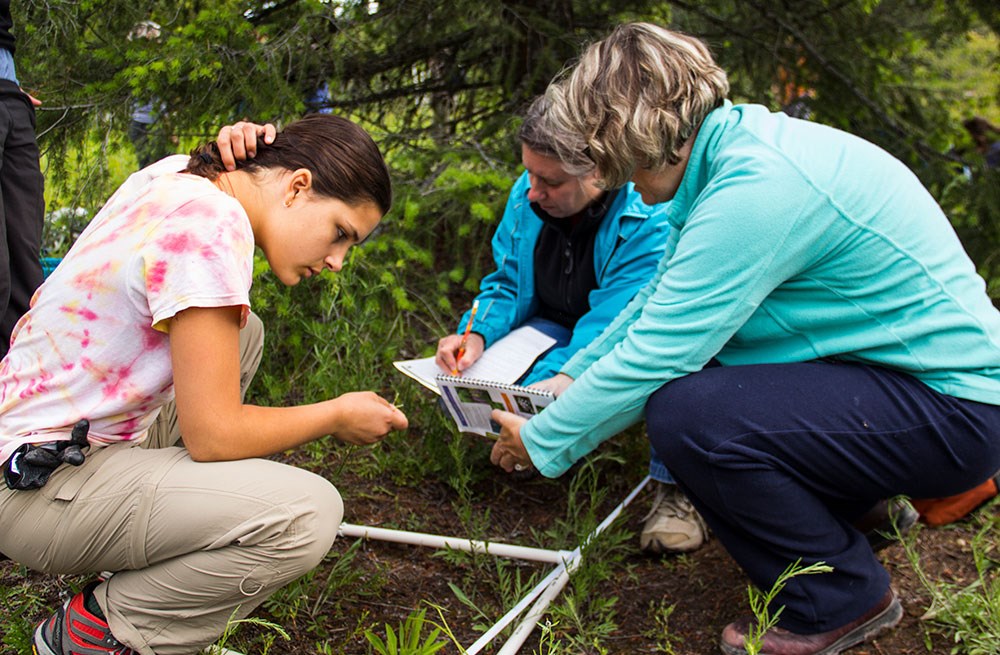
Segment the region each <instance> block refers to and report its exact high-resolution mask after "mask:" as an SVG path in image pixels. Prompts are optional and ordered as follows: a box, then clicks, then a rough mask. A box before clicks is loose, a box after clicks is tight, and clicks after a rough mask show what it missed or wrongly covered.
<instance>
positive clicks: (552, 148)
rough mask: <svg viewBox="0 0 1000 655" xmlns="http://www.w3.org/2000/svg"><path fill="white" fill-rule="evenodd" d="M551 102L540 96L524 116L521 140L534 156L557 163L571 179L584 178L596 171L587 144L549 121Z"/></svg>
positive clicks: (520, 131) (571, 132) (520, 133)
mask: <svg viewBox="0 0 1000 655" xmlns="http://www.w3.org/2000/svg"><path fill="white" fill-rule="evenodd" d="M548 110H549V100H548V98H546V97H545V96H538V97H537V98H535V99H534V101H532V103H531V105H530V106H529V107H528V110H527V111H526V112H525V114H524V120H523V121H522V122H521V128H520V130H518V134H517V136H518V140H519V141H520V142H521V144H522V145H524V146H527V147H528V148H529V149H531V150H533V151H534V152H536V153H538V154H540V155H543V156H545V157H551V158H552V159H557V160H558V161H559V163H560V164H561V165H562V168H563V170H564V171H566V172H567V173H568V174H569V175H573V176H576V177H582V176H584V175H587V174H588V173H590V172H591V171H593V170H594V162H593V160H591V159H590V157H588V156H587V154H586V153H587V142H586V141H585V140H584V139H583V136H582V135H581V134H580V133H579V132H574V131H573V130H570V129H567V127H566V126H565V125H561V124H553V122H552V121H549V120H547V114H548Z"/></svg>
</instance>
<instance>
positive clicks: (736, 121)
mask: <svg viewBox="0 0 1000 655" xmlns="http://www.w3.org/2000/svg"><path fill="white" fill-rule="evenodd" d="M728 90H729V89H728V82H727V80H726V75H725V73H724V72H723V71H722V70H721V69H720V68H719V67H718V66H717V65H716V64H715V62H714V60H713V59H712V56H711V54H710V53H709V51H708V49H707V48H706V47H705V46H704V44H702V43H701V42H700V41H698V40H696V39H693V38H690V37H687V36H684V35H681V34H677V33H674V32H670V31H668V30H665V29H662V28H659V27H657V26H654V25H649V24H643V23H637V24H628V25H623V26H620V27H618V28H616V29H615V30H614V31H613V32H612V34H611V35H610V36H609V37H608V38H607V39H605V40H604V41H601V42H598V43H596V44H594V45H592V46H591V47H590V48H588V49H587V51H586V52H585V53H584V55H583V57H582V58H581V60H580V62H579V64H578V65H577V66H576V67H575V69H574V70H573V71H572V72H571V73H570V74H569V75H568V77H567V78H566V79H564V80H563V81H562V82H559V83H557V84H556V85H553V86H552V87H551V88H550V91H549V93H548V94H547V95H548V98H549V99H550V101H551V103H552V105H551V107H550V109H549V111H548V112H547V115H546V116H547V120H548V121H551V123H550V126H549V129H551V130H553V132H558V131H559V130H564V131H566V132H569V133H572V134H575V135H577V136H579V137H582V138H583V139H585V141H586V142H587V149H586V151H585V152H586V153H587V154H588V155H589V156H590V157H591V158H592V159H593V161H594V162H595V164H596V167H597V170H598V172H599V174H600V176H601V178H602V183H603V184H604V185H605V186H607V187H609V188H614V187H615V186H618V185H621V184H623V183H624V182H625V181H627V180H629V179H631V180H632V181H633V182H634V183H635V186H636V189H637V190H638V191H639V192H640V193H641V194H642V196H643V199H644V200H645V201H646V202H648V203H656V202H665V201H668V200H670V201H671V203H670V206H669V210H668V217H669V220H670V221H671V223H672V224H673V225H674V226H675V227H677V228H678V229H679V230H680V237H679V240H678V242H677V246H676V250H675V251H674V253H673V254H672V255H669V256H666V257H664V259H663V260H662V261H661V263H660V266H659V268H658V270H657V273H656V274H655V276H654V277H653V279H652V280H651V281H650V283H649V284H648V285H647V286H646V287H645V288H644V289H643V290H642V292H640V293H639V294H638V295H637V297H636V298H635V299H634V300H633V301H632V302H631V303H630V304H629V306H628V307H627V308H626V309H625V311H623V312H622V314H620V315H619V316H618V317H617V318H616V320H615V322H614V323H612V325H611V326H610V327H609V328H608V330H606V331H605V332H604V333H603V334H602V335H601V337H600V338H599V339H597V340H596V341H595V342H594V343H593V344H591V346H590V347H588V348H587V349H585V350H582V351H580V352H579V353H577V355H576V356H575V357H574V358H573V359H571V360H570V361H569V362H568V363H567V364H566V365H565V366H564V367H563V368H562V371H563V372H564V373H566V374H568V375H569V376H570V377H572V378H574V381H573V382H572V384H570V385H569V387H568V388H567V389H566V390H565V391H564V392H563V393H562V394H561V395H560V397H559V398H558V400H557V401H556V402H555V403H553V404H552V405H550V406H549V407H548V408H546V409H545V411H543V412H542V413H541V414H539V415H538V416H536V417H535V418H533V419H532V420H530V421H528V422H524V421H522V420H519V419H518V418H517V417H515V416H512V415H508V414H503V413H496V414H495V418H496V419H497V420H498V421H500V422H501V424H502V425H503V433H502V434H501V437H500V439H499V441H498V442H497V444H496V446H495V447H494V450H493V453H492V459H493V461H494V463H496V464H498V465H500V466H502V467H503V468H505V469H511V468H513V467H514V466H515V465H522V466H523V465H528V464H533V465H534V466H536V467H537V468H538V469H539V470H540V471H541V472H542V473H543V474H545V475H548V476H555V475H559V474H560V473H561V472H563V471H565V470H566V468H567V467H568V466H570V464H572V462H574V461H576V460H577V459H579V458H580V457H582V456H583V455H585V454H586V453H588V452H590V451H591V450H593V449H594V448H596V447H597V446H598V445H599V444H600V443H601V442H602V441H603V440H605V439H607V438H608V437H609V436H611V435H613V434H615V433H616V432H618V431H619V430H621V429H622V428H624V427H626V426H628V425H630V424H632V423H635V422H637V421H639V420H641V419H642V418H645V419H646V422H647V431H648V434H649V437H650V441H651V443H652V446H653V448H654V450H655V451H656V452H657V454H658V455H659V456H660V457H661V458H662V459H663V460H664V461H667V462H669V463H670V470H671V472H672V473H673V474H674V477H675V478H676V480H677V482H678V484H679V485H680V486H681V488H682V489H683V490H684V491H685V492H686V493H687V494H688V497H689V498H690V499H691V501H692V502H693V503H694V505H695V507H696V508H697V509H698V510H699V512H700V513H701V515H702V516H703V517H704V518H705V520H706V521H707V523H708V524H709V527H710V528H711V529H712V531H713V532H714V534H715V535H716V536H717V537H718V539H719V540H720V542H722V544H723V545H724V546H725V547H726V548H727V550H728V551H729V552H730V554H731V555H732V556H733V558H734V559H735V560H736V561H737V562H738V563H739V564H740V565H741V566H742V567H743V568H744V569H745V571H746V572H747V574H748V576H749V577H750V579H751V580H752V581H753V583H754V584H755V585H757V586H758V587H760V588H764V589H768V588H771V587H772V585H773V584H774V582H775V580H776V579H777V578H778V576H779V575H780V574H781V573H782V571H784V570H785V569H786V567H788V566H789V565H790V564H792V563H793V562H795V561H798V560H801V562H802V564H804V565H808V564H811V563H815V562H825V563H826V564H828V565H830V566H832V567H833V571H832V572H831V573H826V574H823V575H810V576H800V577H796V578H794V579H792V580H791V581H790V582H789V583H788V584H787V586H785V587H784V589H783V590H782V591H781V592H780V593H779V594H778V595H777V597H776V598H775V600H774V607H775V608H777V607H779V606H783V607H784V611H783V612H782V614H781V617H780V621H779V623H778V627H776V628H773V629H772V630H770V631H768V632H767V634H766V635H765V637H764V643H763V650H762V651H761V652H763V653H767V654H770V655H817V654H824V655H832V654H835V653H840V652H841V651H842V650H844V649H846V648H849V647H851V646H853V645H856V644H858V643H861V642H864V641H867V640H869V639H871V638H873V637H874V636H875V635H877V634H878V633H880V632H881V631H883V630H885V629H888V628H890V627H892V626H894V625H895V624H896V623H897V622H898V621H899V620H900V618H901V616H902V607H901V605H900V602H899V600H898V599H897V598H896V596H895V594H894V593H893V591H892V589H891V588H890V585H889V575H888V573H887V572H886V571H885V569H884V568H883V567H882V566H881V564H880V563H879V561H878V559H877V558H876V557H875V556H874V554H873V553H872V551H871V548H870V547H869V546H868V544H867V542H866V540H865V538H864V535H863V534H862V533H861V532H859V531H858V530H857V529H856V528H854V527H853V526H852V522H853V521H854V520H855V519H857V518H858V517H859V516H860V515H862V514H864V513H865V512H866V511H867V510H868V509H870V508H871V506H872V505H873V504H875V503H876V502H877V501H878V500H879V499H882V498H889V497H892V496H895V495H898V494H905V495H908V496H911V497H940V496H947V495H951V494H955V493H959V492H962V491H964V490H965V489H968V488H971V487H973V486H975V485H977V484H979V483H981V482H983V481H984V480H986V479H987V478H989V477H991V476H992V475H993V474H994V473H995V472H996V471H997V470H998V468H1000V436H998V435H1000V406H998V405H1000V314H998V313H997V311H996V309H994V307H993V306H992V304H991V302H990V299H989V298H988V297H987V295H986V291H985V284H984V283H983V280H982V279H981V278H979V276H978V275H977V274H976V270H975V267H974V266H973V264H972V262H971V261H970V260H969V258H968V256H967V255H966V253H965V252H964V250H963V249H962V246H961V244H960V243H959V241H958V238H957V237H956V235H955V233H954V231H953V229H952V228H951V226H950V224H949V223H948V220H947V218H946V217H945V216H944V214H943V213H942V211H941V209H940V208H939V207H938V205H937V204H936V202H935V201H934V199H933V198H932V197H931V196H930V194H929V193H928V192H927V191H926V190H925V189H924V188H923V187H922V185H921V184H920V182H919V181H918V180H917V178H916V177H915V176H914V175H913V174H912V173H911V172H910V171H909V170H907V169H906V167H905V166H904V165H903V164H902V163H900V162H899V161H897V160H896V159H894V158H893V157H891V156H890V155H888V154H887V153H886V152H884V151H882V150H881V149H879V148H878V147H876V146H874V145H872V144H870V143H868V142H866V141H864V140H862V139H859V138H856V137H854V136H851V135H849V134H846V133H844V132H840V131H838V130H835V129H832V128H829V127H825V126H822V125H817V124H813V123H808V122H805V121H799V120H796V119H792V118H789V117H787V116H784V115H782V114H775V113H771V112H769V111H768V110H767V109H765V108H764V107H759V106H754V105H732V104H730V103H729V102H728V101H727V100H725V97H726V94H727V93H728ZM749 621H750V619H742V620H738V621H735V622H734V623H731V624H729V625H728V626H726V628H725V630H724V631H723V633H722V644H721V646H722V650H723V652H725V653H727V654H730V655H734V654H739V653H744V652H745V650H744V640H745V638H746V636H747V634H748V631H749Z"/></svg>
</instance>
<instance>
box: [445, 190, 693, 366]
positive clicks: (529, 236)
mask: <svg viewBox="0 0 1000 655" xmlns="http://www.w3.org/2000/svg"><path fill="white" fill-rule="evenodd" d="M528 188H529V182H528V174H527V173H524V174H523V175H521V177H520V178H518V180H517V182H515V183H514V188H513V189H511V191H510V196H509V197H508V199H507V207H506V208H505V209H504V214H503V218H502V219H501V220H500V224H499V225H498V226H497V230H496V233H495V234H494V235H493V259H494V261H495V262H496V270H495V271H493V272H492V273H490V274H489V275H487V276H486V277H484V278H483V281H482V282H481V283H480V293H479V295H478V296H476V298H477V299H478V300H479V310H478V311H477V313H476V320H475V323H474V324H473V326H472V330H473V332H478V333H479V334H481V335H482V336H483V339H485V341H486V345H487V347H488V346H490V345H491V344H493V343H495V342H496V341H497V339H500V338H502V337H504V336H505V335H506V334H507V333H508V332H510V331H511V330H513V329H515V328H517V327H519V326H520V325H521V324H523V323H524V322H525V321H527V320H528V319H530V318H532V317H533V316H535V314H537V313H538V298H537V295H536V293H535V243H536V242H537V241H538V235H539V233H540V232H541V230H542V219H540V218H538V215H537V214H535V212H534V211H533V210H532V209H531V207H530V203H529V202H528ZM676 236H677V235H676V230H674V229H673V228H672V227H671V226H670V223H669V222H668V221H667V206H666V205H660V206H657V207H650V206H649V205H646V204H643V202H642V198H641V197H640V196H639V194H638V193H636V192H635V191H634V190H633V189H632V185H631V184H629V185H628V186H626V187H625V188H624V189H623V190H622V191H621V192H620V193H619V194H618V195H617V196H616V197H615V199H614V201H613V202H612V203H611V206H610V207H609V208H608V212H607V214H606V215H605V216H604V219H603V220H602V221H601V225H600V227H599V228H598V231H597V236H596V238H595V240H594V272H595V274H596V276H597V288H596V289H594V290H593V291H591V292H590V295H589V296H588V300H589V302H590V310H589V311H588V312H587V313H586V314H584V315H583V316H581V317H580V320H579V321H577V323H576V325H575V326H574V328H573V334H572V336H571V337H570V341H569V343H568V344H567V345H566V346H564V347H562V348H554V349H553V350H550V351H549V352H548V353H546V354H545V356H544V357H542V358H541V359H539V360H538V361H537V362H536V363H535V365H534V367H533V368H532V369H531V372H530V374H529V375H528V376H527V377H526V378H525V380H524V384H532V383H534V382H537V381H539V380H544V379H546V378H550V377H552V376H553V375H555V374H556V373H558V372H559V369H560V367H562V365H563V364H564V363H566V360H568V359H569V358H570V356H572V355H573V354H574V353H576V352H577V351H578V350H580V349H581V348H583V347H584V346H586V345H587V344H589V343H590V342H591V341H593V340H594V339H595V338H596V337H597V336H598V335H599V334H600V333H601V331H603V330H604V328H606V327H607V326H608V324H609V323H610V322H611V321H612V319H614V317H615V316H617V315H618V312H620V311H621V310H622V309H624V307H625V305H627V304H628V302H629V301H630V300H631V299H632V298H633V297H635V294H636V293H638V291H639V289H641V288H642V286H643V285H644V284H646V283H647V282H648V281H649V279H650V278H651V277H653V273H654V272H655V271H656V266H657V263H658V262H659V261H660V259H661V258H662V257H663V254H664V252H665V251H666V250H667V249H668V248H669V249H671V250H672V248H673V243H674V241H675V240H676ZM468 320H469V312H466V313H465V315H464V316H462V320H461V321H459V324H458V327H457V331H458V332H459V333H461V332H462V331H464V330H465V326H466V323H467V322H468Z"/></svg>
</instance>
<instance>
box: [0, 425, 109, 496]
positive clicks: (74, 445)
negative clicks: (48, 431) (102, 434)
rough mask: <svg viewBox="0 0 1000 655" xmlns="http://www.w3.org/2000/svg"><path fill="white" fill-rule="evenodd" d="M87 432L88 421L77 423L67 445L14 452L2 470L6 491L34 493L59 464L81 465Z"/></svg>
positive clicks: (58, 443)
mask: <svg viewBox="0 0 1000 655" xmlns="http://www.w3.org/2000/svg"><path fill="white" fill-rule="evenodd" d="M89 431H90V421H88V420H87V419H85V418H84V419H80V420H79V421H77V422H76V425H74V426H73V430H72V432H71V433H70V439H69V441H49V442H46V443H39V444H30V443H29V444H24V445H23V446H21V447H20V448H18V449H17V450H15V451H14V454H13V455H11V456H10V459H8V460H7V463H6V464H5V465H4V467H3V479H4V482H6V483H7V488H9V489H17V490H25V489H38V488H39V487H44V486H45V483H46V482H48V481H49V476H50V475H52V472H53V471H55V470H56V469H57V468H58V467H59V465H60V464H70V465H71V466H79V465H80V464H83V461H84V459H85V456H84V454H83V449H84V448H86V447H87V446H89V445H90V442H89V441H87V433H88V432H89Z"/></svg>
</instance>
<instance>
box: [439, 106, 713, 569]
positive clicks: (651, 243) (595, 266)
mask: <svg viewBox="0 0 1000 655" xmlns="http://www.w3.org/2000/svg"><path fill="white" fill-rule="evenodd" d="M546 107H547V103H546V101H545V99H544V98H538V99H536V100H535V101H534V102H533V103H532V104H531V106H530V108H529V109H528V111H527V112H526V115H525V117H524V121H523V122H522V124H521V129H520V131H519V134H518V136H519V139H520V141H521V160H522V163H523V164H524V167H525V169H526V170H525V172H524V174H523V175H521V177H520V178H518V180H517V182H515V183H514V188H513V189H511V192H510V196H509V197H508V200H507V207H506V208H505V210H504V214H503V219H502V220H501V221H500V224H499V225H498V226H497V230H496V233H495V234H494V236H493V259H494V261H495V262H496V270H495V271H493V272H492V273H490V274H489V275H487V276H486V277H485V278H483V281H482V283H481V284H480V289H481V290H480V292H479V295H478V296H476V300H478V301H479V309H478V311H477V312H476V315H475V321H474V323H473V324H472V333H471V334H470V336H469V339H468V340H467V342H465V343H464V346H465V347H464V349H463V348H462V347H463V336H462V335H463V334H464V332H465V327H466V325H467V323H468V321H469V317H470V313H469V312H466V313H465V315H464V316H463V317H462V318H461V320H460V321H459V322H458V324H457V330H456V333H454V334H450V335H447V336H445V337H443V338H442V339H441V340H440V341H439V342H438V351H437V362H438V365H439V366H440V367H441V369H442V370H443V371H452V370H455V369H456V368H457V369H458V370H460V371H461V370H464V369H466V368H468V367H469V366H471V365H472V364H473V363H474V362H475V361H476V360H477V359H479V357H480V356H481V355H482V353H483V351H484V350H485V348H486V346H488V345H490V344H493V343H495V342H496V341H497V340H498V339H500V338H502V337H504V336H505V335H507V333H509V332H510V331H511V330H513V329H515V328H518V327H521V326H523V325H531V326H533V327H535V328H538V329H539V330H541V331H542V332H544V333H545V334H548V335H549V336H551V337H553V338H555V339H556V344H555V345H554V346H553V347H552V348H551V349H550V350H549V351H548V352H546V353H545V354H544V355H543V356H542V357H541V358H539V360H538V361H537V362H535V364H534V366H532V368H531V370H529V371H528V373H527V374H526V375H525V377H524V379H523V380H521V384H525V385H535V386H540V387H543V388H548V389H551V390H553V391H556V392H558V391H559V389H560V386H561V384H560V382H561V380H562V379H563V378H565V376H560V375H559V371H560V369H561V368H562V366H563V365H564V364H565V363H566V361H567V360H568V359H569V358H570V357H571V356H572V355H573V354H574V353H576V352H577V351H578V350H580V349H581V348H583V347H585V346H586V345H587V344H589V343H590V342H591V341H593V340H594V339H596V338H597V337H598V335H600V333H601V332H602V331H603V330H604V328H606V327H607V326H608V324H609V323H611V321H612V320H613V319H614V317H615V316H617V315H618V312H620V311H621V310H622V309H623V308H624V307H625V305H627V304H628V302H629V301H630V300H631V299H632V298H633V297H634V296H635V294H636V293H637V292H638V291H639V289H640V288H642V286H643V285H644V284H645V283H646V282H648V281H649V278H650V277H652V275H653V272H654V271H655V270H656V265H657V262H658V261H660V259H661V258H662V257H663V255H664V253H666V252H670V251H672V250H673V246H674V243H675V242H676V239H677V231H676V230H674V229H673V228H672V227H671V226H670V224H669V223H668V222H667V218H666V217H667V208H666V206H665V205H659V206H657V207H650V206H649V205H646V204H645V203H643V201H642V198H641V197H640V195H639V194H638V193H637V192H636V191H635V190H634V189H633V188H632V185H631V184H627V185H624V186H623V187H622V188H620V189H615V190H611V191H607V190H605V189H602V188H601V187H599V186H597V184H596V181H597V176H596V175H595V173H594V170H593V168H594V167H593V163H592V162H589V160H587V159H586V158H582V157H580V156H579V154H574V155H573V156H572V157H570V158H568V159H566V160H561V159H560V158H559V157H558V156H557V155H556V149H557V146H556V144H555V143H554V142H553V139H552V136H551V135H550V134H549V133H548V132H546V131H545V129H544V116H545V110H546ZM580 149H582V148H580ZM580 149H578V150H580ZM570 170H572V172H569V171H570ZM460 349H462V352H463V353H464V354H463V355H462V357H461V358H460V359H459V361H457V362H456V357H457V356H458V352H459V350H460ZM650 475H651V476H652V477H653V479H654V480H655V481H656V482H658V483H659V484H657V485H656V496H655V500H654V502H653V508H652V510H651V511H650V512H649V515H648V516H647V519H646V523H645V526H644V527H643V530H642V533H641V534H640V538H639V544H640V547H641V548H642V549H643V550H646V551H649V552H654V553H664V552H687V551H692V550H695V549H696V548H698V547H699V546H701V545H702V543H704V540H705V538H706V536H707V533H706V531H705V526H704V522H703V521H702V520H701V517H699V516H698V513H697V512H696V511H694V508H693V507H692V506H691V504H690V503H689V502H688V500H687V499H686V498H685V497H684V495H683V494H682V493H680V491H679V489H678V488H677V485H676V484H674V481H673V478H672V477H671V476H670V472H669V471H668V470H667V468H666V466H664V465H663V463H662V462H661V461H660V460H659V459H658V458H657V457H656V456H655V454H654V455H653V457H652V459H651V461H650Z"/></svg>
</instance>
